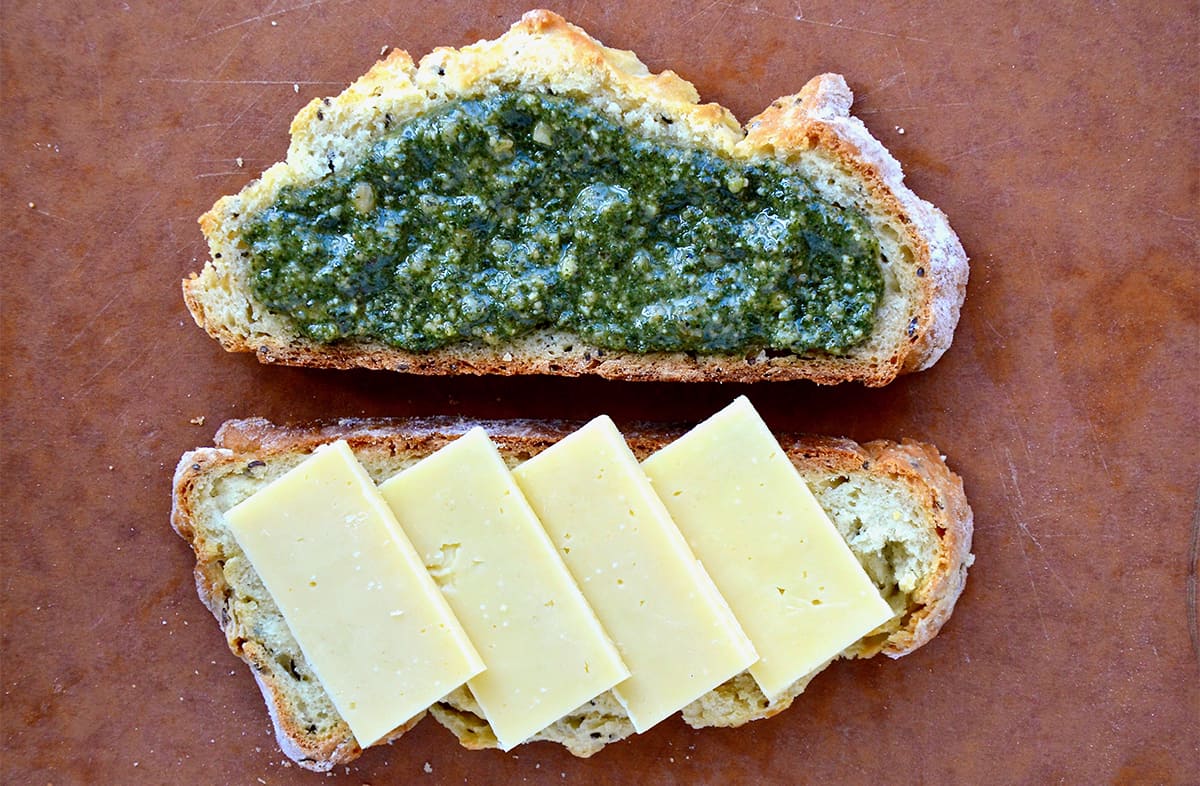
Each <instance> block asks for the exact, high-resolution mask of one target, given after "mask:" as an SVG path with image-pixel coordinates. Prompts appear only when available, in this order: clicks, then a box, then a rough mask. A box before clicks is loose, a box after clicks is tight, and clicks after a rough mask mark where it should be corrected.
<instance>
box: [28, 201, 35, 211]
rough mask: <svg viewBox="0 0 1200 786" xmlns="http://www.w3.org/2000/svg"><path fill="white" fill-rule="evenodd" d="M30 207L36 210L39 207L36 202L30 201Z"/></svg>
mask: <svg viewBox="0 0 1200 786" xmlns="http://www.w3.org/2000/svg"><path fill="white" fill-rule="evenodd" d="M29 209H30V210H36V209H37V205H35V204H34V203H32V202H30V203H29Z"/></svg>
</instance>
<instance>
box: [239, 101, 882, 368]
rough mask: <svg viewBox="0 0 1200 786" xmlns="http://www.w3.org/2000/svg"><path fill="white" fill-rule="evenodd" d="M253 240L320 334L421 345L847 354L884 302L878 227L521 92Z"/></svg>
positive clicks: (429, 125) (453, 111) (343, 183)
mask: <svg viewBox="0 0 1200 786" xmlns="http://www.w3.org/2000/svg"><path fill="white" fill-rule="evenodd" d="M663 122H669V121H668V120H666V119H665V118H664V120H663ZM244 240H245V241H246V244H247V245H248V247H249V253H250V264H251V270H252V284H251V285H252V288H253V293H254V295H255V297H256V298H257V299H258V300H259V301H260V302H261V303H263V304H265V305H266V306H267V307H268V308H269V309H270V310H271V311H273V312H275V313H278V314H281V315H285V316H286V317H287V318H289V319H290V320H292V321H293V322H294V324H295V326H296V328H297V329H298V330H299V331H300V333H301V334H302V335H304V336H305V337H307V338H309V339H312V340H315V341H318V342H322V343H327V342H336V341H340V340H372V341H381V342H383V343H386V344H389V345H392V346H395V347H399V348H403V349H407V350H414V351H421V350H429V349H435V348H437V347H442V346H446V345H448V344H452V343H455V342H459V341H469V340H483V341H485V342H488V343H496V342H498V341H500V340H502V339H507V338H512V337H519V336H521V335H524V334H527V333H530V332H532V331H535V330H539V329H551V330H557V331H566V332H569V333H571V334H573V335H575V336H578V337H579V338H580V339H582V340H583V341H586V342H587V343H589V344H592V345H595V346H598V347H602V348H606V349H615V350H628V351H632V352H653V351H686V350H690V351H698V352H730V351H736V352H745V351H751V350H760V349H761V350H778V351H781V352H787V353H803V352H808V351H813V350H816V351H823V352H840V351H843V350H845V349H846V348H848V347H851V346H853V345H854V344H856V343H858V342H860V341H862V340H863V339H864V338H865V337H866V336H867V334H868V333H869V332H870V330H871V324H872V319H873V317H874V311H875V305H876V303H878V301H879V298H880V296H881V294H882V291H883V279H882V274H881V272H880V267H879V247H878V244H877V243H876V241H875V240H874V238H873V237H872V235H871V233H870V231H869V229H868V226H867V223H866V221H865V219H864V218H863V217H862V216H861V215H860V214H858V213H856V212H854V211H852V210H848V209H846V208H843V207H841V206H838V205H836V204H833V203H831V202H828V201H826V200H824V199H822V198H821V197H820V196H818V195H817V193H816V191H815V190H814V189H813V187H812V186H811V185H810V183H809V182H808V181H807V180H805V179H804V178H803V177H802V176H800V175H799V174H797V173H796V172H795V171H792V170H790V169H788V168H787V167H785V166H783V165H781V164H778V163H775V162H773V161H766V160H763V161H756V162H753V163H742V162H738V161H732V160H730V159H727V158H725V157H723V156H721V155H718V154H716V153H713V152H710V151H705V150H692V149H682V148H678V147H674V146H670V145H668V144H665V143H663V142H661V141H656V140H651V139H648V138H645V137H642V136H639V135H638V134H636V133H634V132H631V130H630V129H629V128H627V127H623V126H621V125H619V124H618V123H616V122H614V121H613V120H611V119H610V118H609V117H607V116H606V115H604V114H602V113H600V112H599V111H597V110H596V109H594V108H593V107H591V106H590V105H588V104H586V103H583V102H581V101H578V100H575V99H571V98H566V97H562V96H552V95H539V94H531V93H521V92H510V93H504V94H500V95H497V96H493V97H489V98H483V99H477V100H464V101H459V102H456V103H452V104H449V105H447V106H445V107H442V108H440V109H438V110H436V111H433V112H430V113H427V114H424V115H421V116H420V117H417V118H414V119H412V120H409V121H407V122H405V123H404V124H403V125H401V126H399V127H398V128H396V129H395V130H394V132H393V133H392V134H391V135H389V136H388V137H387V138H384V139H382V140H381V141H379V142H377V143H376V144H375V145H374V147H373V148H372V150H371V152H370V154H369V155H368V156H367V157H366V159H365V160H364V161H363V162H362V163H361V164H359V165H358V166H356V167H354V168H353V169H352V170H350V171H348V172H346V173H343V174H340V175H337V176H333V175H331V176H329V177H327V178H325V179H324V180H322V181H320V182H319V183H317V184H316V185H313V186H309V187H305V188H296V187H291V188H287V189H284V190H283V192H282V193H281V194H280V195H279V197H278V199H277V200H276V201H275V203H274V204H273V205H272V206H271V207H270V208H268V209H266V210H264V211H263V212H261V213H259V214H258V215H256V216H254V217H252V218H250V219H249V220H248V222H247V225H246V227H245V230H244Z"/></svg>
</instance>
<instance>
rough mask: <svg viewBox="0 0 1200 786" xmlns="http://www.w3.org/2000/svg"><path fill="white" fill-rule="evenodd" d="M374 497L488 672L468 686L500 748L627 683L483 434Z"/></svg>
mask: <svg viewBox="0 0 1200 786" xmlns="http://www.w3.org/2000/svg"><path fill="white" fill-rule="evenodd" d="M380 490H381V491H382V492H383V496H384V498H385V499H387V502H388V504H389V505H390V506H391V507H392V510H393V511H395V513H396V517H397V518H398V519H399V521H400V525H401V526H402V527H403V528H404V530H405V532H407V533H408V535H409V537H411V538H412V541H413V543H414V544H415V545H416V547H417V551H418V552H419V553H420V554H421V557H422V558H423V559H424V561H425V565H426V567H427V568H428V569H429V572H430V573H431V574H432V575H433V577H434V578H435V580H436V581H437V582H438V585H439V586H440V587H441V589H442V593H443V594H444V595H445V597H446V600H447V601H449V603H450V606H451V608H453V609H454V613H455V614H456V615H457V616H458V618H459V619H460V620H461V621H462V624H463V626H464V627H465V628H466V630H467V635H468V636H470V638H471V641H472V642H474V643H475V646H476V647H477V648H478V649H479V653H480V654H481V655H482V656H483V660H484V663H486V664H487V671H485V672H484V673H482V674H480V675H479V676H478V677H475V678H474V679H472V680H470V681H469V682H468V683H467V685H468V687H470V689H471V693H472V694H473V695H474V696H475V699H476V700H477V701H478V702H479V706H480V708H481V709H482V710H483V714H484V715H485V716H486V717H487V719H488V723H489V724H490V725H491V727H492V730H493V731H494V732H495V734H496V739H497V740H498V741H499V743H500V747H501V748H503V749H504V750H508V749H510V748H512V747H513V746H515V745H517V744H519V743H521V742H523V741H524V740H526V739H528V738H529V737H530V736H531V735H533V734H534V733H536V732H538V731H541V730H542V729H544V728H545V727H546V726H548V725H550V724H551V723H553V722H554V721H556V720H558V719H559V718H561V717H562V716H563V715H566V714H567V713H568V712H570V711H572V710H574V709H576V708H578V707H579V706H580V705H582V704H584V703H586V702H587V701H589V700H591V699H593V698H595V697H596V696H598V695H599V694H601V693H603V692H605V691H607V690H608V689H610V688H611V687H613V686H614V685H616V684H617V683H618V682H620V681H621V680H624V679H625V678H626V677H628V676H629V671H628V669H626V668H625V665H624V663H622V662H621V656H620V654H618V652H617V649H616V647H614V646H613V643H612V641H611V640H610V639H609V638H608V635H607V634H606V633H605V631H604V628H602V627H601V625H600V622H599V621H598V620H597V619H596V615H595V614H594V613H592V610H591V608H590V607H589V606H588V603H587V601H586V600H584V597H583V595H582V594H581V593H580V591H579V588H578V587H577V586H576V585H575V582H574V580H572V578H571V574H570V573H569V572H568V571H567V568H566V566H565V565H563V562H562V559H561V558H560V557H559V556H558V554H557V552H556V551H555V549H554V546H553V544H551V543H550V539H549V538H548V537H547V536H546V533H545V531H544V530H543V529H542V526H541V524H540V523H539V522H538V520H537V517H536V516H534V514H533V511H532V510H530V508H529V504H528V503H527V502H526V501H525V498H524V497H523V496H522V495H521V490H520V489H518V488H517V485H516V484H515V483H514V482H513V479H512V475H511V474H510V473H509V471H508V467H507V466H506V465H505V463H504V460H503V459H502V458H501V457H500V454H499V453H498V452H497V451H496V447H495V445H493V444H492V442H491V440H490V439H488V437H487V434H486V433H484V431H483V429H480V428H475V429H472V430H471V431H469V432H467V433H466V434H465V435H463V436H462V437H460V438H459V439H457V440H455V441H454V442H452V443H450V444H449V445H447V446H446V447H444V448H442V449H441V450H439V451H438V452H436V453H434V454H433V455H431V456H429V457H427V458H425V459H424V460H422V461H420V462H418V463H417V464H415V465H414V466H412V467H410V468H408V469H406V470H405V471H403V472H401V473H400V474H399V475H396V476H395V477H393V478H391V479H390V480H388V481H386V482H384V483H383V484H382V485H381V486H380Z"/></svg>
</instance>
